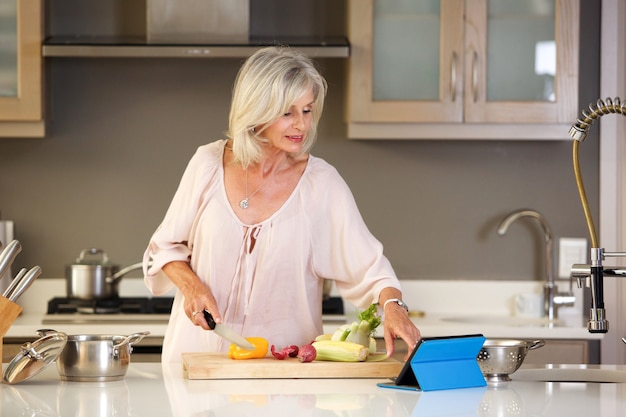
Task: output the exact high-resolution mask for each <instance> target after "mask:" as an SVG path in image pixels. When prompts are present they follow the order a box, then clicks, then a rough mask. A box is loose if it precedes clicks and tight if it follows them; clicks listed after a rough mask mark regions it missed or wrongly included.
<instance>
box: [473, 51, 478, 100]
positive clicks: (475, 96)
mask: <svg viewBox="0 0 626 417" xmlns="http://www.w3.org/2000/svg"><path fill="white" fill-rule="evenodd" d="M472 97H473V99H474V103H476V102H477V101H478V53H477V52H476V51H474V56H473V57H472Z"/></svg>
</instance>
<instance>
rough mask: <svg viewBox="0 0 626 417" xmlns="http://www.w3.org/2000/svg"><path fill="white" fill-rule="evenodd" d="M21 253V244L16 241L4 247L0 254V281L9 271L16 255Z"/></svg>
mask: <svg viewBox="0 0 626 417" xmlns="http://www.w3.org/2000/svg"><path fill="white" fill-rule="evenodd" d="M21 251H22V244H21V243H20V242H19V241H18V240H13V241H11V243H9V244H8V245H6V246H5V247H4V249H3V250H2V253H0V279H2V277H3V276H4V274H5V273H6V272H7V271H8V270H9V268H10V267H11V264H12V263H13V261H14V260H15V257H16V256H17V254H18V253H20V252H21Z"/></svg>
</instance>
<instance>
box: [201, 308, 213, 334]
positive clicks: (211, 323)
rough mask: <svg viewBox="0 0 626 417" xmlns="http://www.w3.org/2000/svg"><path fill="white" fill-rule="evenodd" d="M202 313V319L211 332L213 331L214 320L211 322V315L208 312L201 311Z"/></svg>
mask: <svg viewBox="0 0 626 417" xmlns="http://www.w3.org/2000/svg"><path fill="white" fill-rule="evenodd" d="M202 312H203V313H204V319H205V320H206V322H207V323H208V324H209V327H210V328H211V330H213V329H215V320H213V316H212V315H211V313H209V311H208V310H203V311H202Z"/></svg>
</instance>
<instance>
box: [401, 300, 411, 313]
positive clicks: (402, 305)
mask: <svg viewBox="0 0 626 417" xmlns="http://www.w3.org/2000/svg"><path fill="white" fill-rule="evenodd" d="M398 305H399V306H400V307H402V308H404V309H405V310H406V311H407V312H408V311H409V306H408V305H406V303H405V302H404V301H402V300H398Z"/></svg>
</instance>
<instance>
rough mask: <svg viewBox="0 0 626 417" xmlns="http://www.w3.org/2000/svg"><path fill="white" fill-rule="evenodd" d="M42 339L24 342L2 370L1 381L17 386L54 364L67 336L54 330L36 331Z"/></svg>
mask: <svg viewBox="0 0 626 417" xmlns="http://www.w3.org/2000/svg"><path fill="white" fill-rule="evenodd" d="M37 333H38V334H39V335H41V336H42V337H41V338H40V339H37V340H35V341H34V342H32V343H31V342H26V343H24V344H23V345H22V346H21V347H20V350H21V352H20V353H18V354H17V355H15V357H14V358H13V360H12V361H11V363H9V365H8V366H7V368H6V369H5V370H4V375H3V378H2V379H3V381H4V382H6V383H7V384H17V383H20V382H22V381H26V380H27V379H30V378H32V377H34V376H35V375H38V374H39V373H40V372H41V371H43V370H44V369H46V367H47V366H48V365H50V364H51V363H52V362H54V361H55V360H56V359H57V358H58V357H59V355H60V354H61V352H62V351H63V348H64V347H65V344H66V343H67V334H65V333H62V332H57V331H54V330H38V331H37Z"/></svg>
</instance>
